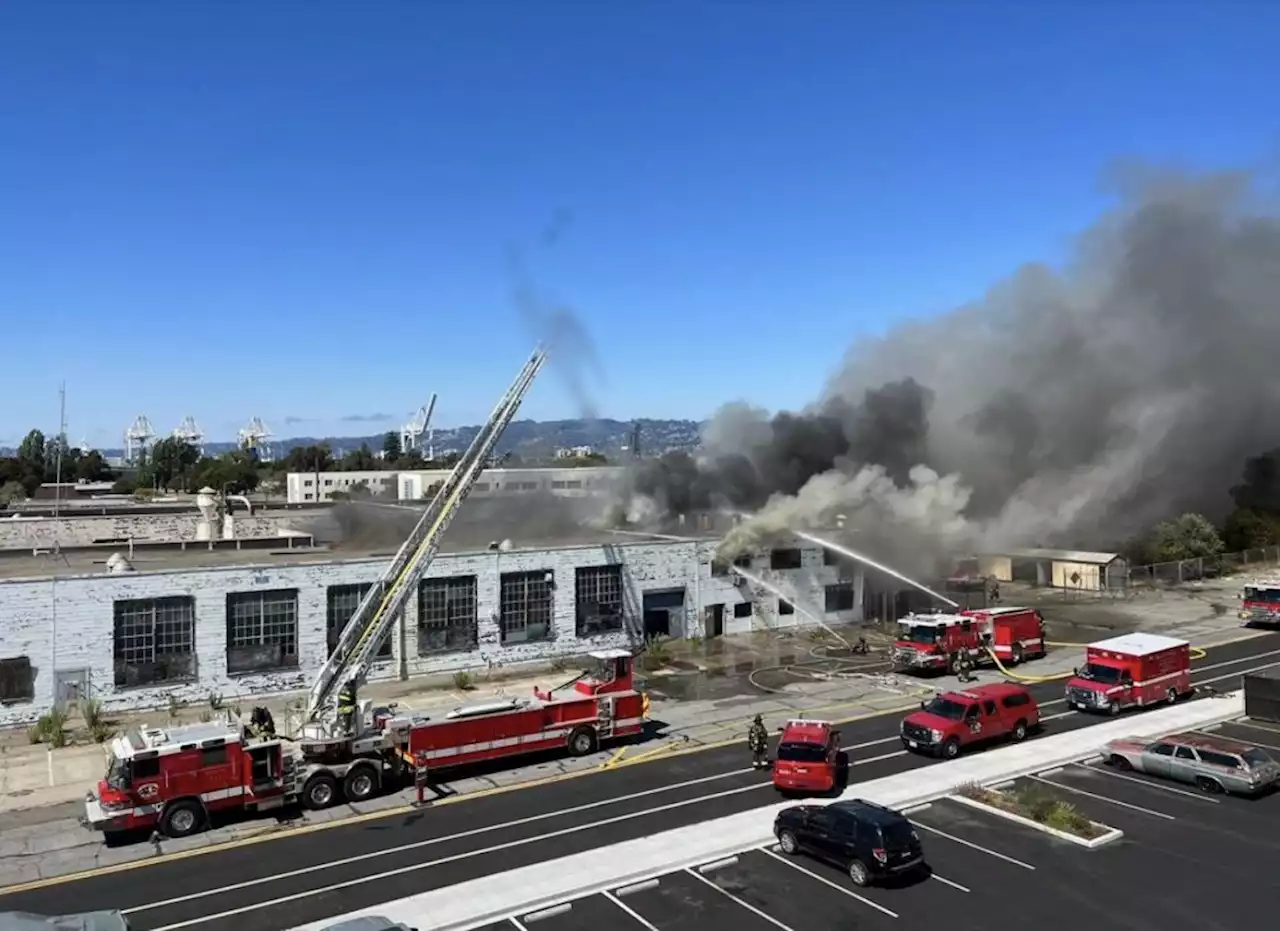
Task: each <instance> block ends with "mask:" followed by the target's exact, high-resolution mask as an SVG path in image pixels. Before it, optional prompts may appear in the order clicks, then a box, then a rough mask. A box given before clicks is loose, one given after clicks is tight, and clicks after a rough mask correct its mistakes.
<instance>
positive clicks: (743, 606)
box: [733, 601, 751, 618]
mask: <svg viewBox="0 0 1280 931" xmlns="http://www.w3.org/2000/svg"><path fill="white" fill-rule="evenodd" d="M733 616H734V617H737V618H743V617H751V602H749V601H739V602H738V603H737V604H736V605H734V606H733Z"/></svg>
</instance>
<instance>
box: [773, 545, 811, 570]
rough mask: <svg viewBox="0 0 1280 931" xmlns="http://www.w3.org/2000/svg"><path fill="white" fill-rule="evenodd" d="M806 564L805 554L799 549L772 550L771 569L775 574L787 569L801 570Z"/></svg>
mask: <svg viewBox="0 0 1280 931" xmlns="http://www.w3.org/2000/svg"><path fill="white" fill-rule="evenodd" d="M803 563H804V554H803V553H801V552H800V551H799V550H797V549H785V550H770V552H769V568H770V569H772V570H774V571H775V572H779V571H783V570H786V569H799V568H800V567H801V565H803Z"/></svg>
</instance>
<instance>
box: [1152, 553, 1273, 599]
mask: <svg viewBox="0 0 1280 931" xmlns="http://www.w3.org/2000/svg"><path fill="white" fill-rule="evenodd" d="M1278 562H1280V546H1266V547H1259V548H1258V549H1252V550H1245V551H1243V552H1240V553H1223V554H1222V555H1220V556H1209V557H1201V558H1198V559H1182V560H1176V561H1174V562H1160V563H1154V564H1152V565H1149V566H1130V567H1129V576H1128V587H1129V588H1131V589H1142V588H1159V587H1162V586H1170V585H1181V584H1183V583H1186V582H1199V581H1203V580H1205V579H1217V578H1222V577H1223V576H1231V575H1248V574H1250V573H1256V574H1266V573H1267V572H1268V571H1270V570H1274V569H1275V566H1276V563H1278Z"/></svg>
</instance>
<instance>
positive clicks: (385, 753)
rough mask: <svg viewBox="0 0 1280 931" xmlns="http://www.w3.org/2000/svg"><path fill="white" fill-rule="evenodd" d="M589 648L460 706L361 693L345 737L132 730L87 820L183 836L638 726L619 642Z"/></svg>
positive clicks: (115, 749)
mask: <svg viewBox="0 0 1280 931" xmlns="http://www.w3.org/2000/svg"><path fill="white" fill-rule="evenodd" d="M590 655H591V657H592V658H593V659H594V660H595V661H596V663H597V668H596V669H595V670H592V671H590V672H585V673H583V674H582V675H581V676H579V677H577V678H576V679H574V680H573V681H572V682H569V683H565V684H564V685H563V686H559V687H556V688H552V689H548V690H546V691H538V690H536V689H535V691H534V697H533V698H532V699H518V698H509V699H502V700H500V701H491V702H483V703H477V704H472V705H461V706H459V707H457V708H454V709H453V710H452V711H449V712H447V713H446V714H444V715H443V716H442V717H440V718H439V719H436V718H432V717H424V716H414V715H409V714H399V713H398V712H397V709H396V707H395V706H377V707H375V706H373V705H372V703H370V702H368V701H365V702H362V703H361V709H360V715H359V717H360V720H359V722H358V724H357V728H358V730H357V734H356V736H355V737H354V739H352V740H350V741H347V742H345V743H341V744H339V743H337V742H334V741H329V742H324V741H312V740H308V739H305V738H304V739H302V740H299V741H297V742H296V743H290V744H286V743H284V742H283V741H281V740H280V739H279V738H278V737H274V736H271V737H265V738H260V737H257V736H254V734H253V732H252V731H251V729H249V728H246V727H245V726H243V725H242V724H241V722H240V721H238V720H236V719H234V718H232V717H230V716H228V719H227V720H225V721H222V722H210V723H204V724H191V725H186V726H183V727H174V728H169V729H162V728H148V727H142V728H138V729H135V730H132V731H129V732H128V733H127V734H125V735H123V736H121V737H116V738H114V739H113V740H112V741H110V743H109V744H107V754H108V768H107V775H106V778H104V779H103V780H101V781H100V782H99V783H98V788H97V791H96V792H91V793H89V795H88V797H87V798H86V799H85V822H86V824H87V825H88V826H89V827H91V828H93V829H94V830H99V831H103V832H105V833H107V834H109V835H110V834H118V833H123V832H126V831H135V830H140V829H158V830H159V831H160V832H161V833H162V834H164V835H165V836H167V837H186V836H188V835H190V834H194V833H196V832H197V831H200V830H201V829H202V828H204V827H205V826H206V825H207V824H208V820H209V815H210V814H212V813H214V812H218V811H225V810H228V809H241V810H245V811H265V810H267V809H271V808H279V807H281V806H283V805H286V804H291V803H295V802H299V801H300V802H301V803H302V804H303V805H305V806H306V807H308V808H312V809H319V808H327V807H329V806H330V805H333V804H334V803H336V802H337V801H338V800H340V799H341V798H344V797H345V798H346V799H347V800H349V801H363V800H365V799H368V798H372V797H373V796H374V795H377V794H379V792H380V791H382V789H383V787H384V786H388V785H394V786H397V787H398V786H399V785H400V784H401V783H403V782H404V781H405V777H406V776H407V775H408V774H409V772H411V771H412V770H413V769H414V768H415V767H416V766H420V765H425V766H426V767H427V768H428V769H429V770H431V771H436V770H439V769H443V768H447V767H450V766H459V765H463V764H466V763H476V762H479V761H482V760H494V759H500V758H503V757H508V756H517V755H520V754H524V753H533V752H537V751H540V750H557V749H561V750H567V751H568V752H569V753H570V754H572V755H574V756H581V755H583V754H587V753H591V752H593V751H594V750H596V749H597V748H598V747H599V746H600V745H601V744H603V743H606V742H609V741H612V740H614V739H617V738H622V737H629V736H632V735H635V734H638V733H640V731H641V730H642V729H643V727H644V718H645V714H646V711H647V697H646V696H645V695H643V694H642V693H640V692H637V691H636V690H635V688H634V687H633V682H632V656H631V654H630V653H628V652H627V651H626V650H603V651H600V652H597V653H592V654H590ZM570 686H572V688H569V687H570Z"/></svg>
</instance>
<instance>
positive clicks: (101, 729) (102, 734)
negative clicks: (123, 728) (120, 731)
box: [89, 721, 115, 744]
mask: <svg viewBox="0 0 1280 931" xmlns="http://www.w3.org/2000/svg"><path fill="white" fill-rule="evenodd" d="M113 733H115V729H114V728H113V727H112V726H111V725H110V724H108V723H107V722H106V721H94V722H93V723H92V724H90V725H89V738H90V739H91V740H92V741H93V742H94V743H96V744H100V743H106V742H107V740H109V739H110V738H111V735H112V734H113Z"/></svg>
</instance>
